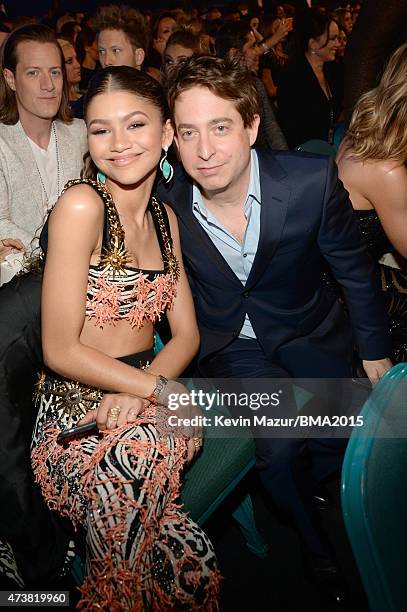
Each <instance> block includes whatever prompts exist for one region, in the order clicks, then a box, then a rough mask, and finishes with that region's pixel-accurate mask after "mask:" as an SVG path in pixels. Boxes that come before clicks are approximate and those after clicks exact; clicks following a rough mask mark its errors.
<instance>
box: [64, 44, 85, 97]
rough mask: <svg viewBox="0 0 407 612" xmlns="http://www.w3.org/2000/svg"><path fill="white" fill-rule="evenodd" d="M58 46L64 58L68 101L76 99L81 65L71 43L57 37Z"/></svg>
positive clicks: (78, 95) (78, 94)
mask: <svg viewBox="0 0 407 612" xmlns="http://www.w3.org/2000/svg"><path fill="white" fill-rule="evenodd" d="M58 43H59V46H60V47H61V49H62V53H63V56H64V60H65V71H66V81H67V83H68V99H69V102H71V101H75V100H78V98H80V93H79V91H78V86H79V83H80V80H81V65H80V63H79V62H78V58H77V57H76V51H75V49H74V47H73V46H72V44H71V43H70V42H68V41H67V40H65V39H63V38H58Z"/></svg>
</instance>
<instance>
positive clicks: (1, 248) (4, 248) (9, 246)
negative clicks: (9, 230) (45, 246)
mask: <svg viewBox="0 0 407 612" xmlns="http://www.w3.org/2000/svg"><path fill="white" fill-rule="evenodd" d="M16 251H24V245H23V243H22V242H21V240H17V239H14V238H4V240H0V262H1V261H4V259H5V258H6V257H7V255H10V253H15V252H16Z"/></svg>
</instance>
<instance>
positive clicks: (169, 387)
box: [157, 380, 203, 461]
mask: <svg viewBox="0 0 407 612" xmlns="http://www.w3.org/2000/svg"><path fill="white" fill-rule="evenodd" d="M157 401H158V403H159V404H162V405H163V406H167V407H168V408H169V409H170V410H172V411H173V414H174V416H176V417H177V420H178V427H179V429H180V430H181V432H182V434H183V435H185V436H186V437H187V438H188V455H187V460H188V461H192V459H193V458H194V456H195V455H196V454H198V453H199V452H200V450H201V448H202V445H203V433H202V425H201V422H202V421H201V419H202V412H201V411H200V410H199V408H198V406H196V405H195V404H194V403H193V402H192V398H191V395H190V392H189V390H188V389H187V387H185V385H183V384H181V383H179V382H177V381H176V380H168V382H167V384H166V385H165V387H164V388H163V389H162V391H161V392H160V393H159V395H158V398H157Z"/></svg>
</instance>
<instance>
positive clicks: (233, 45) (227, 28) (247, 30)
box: [215, 21, 287, 149]
mask: <svg viewBox="0 0 407 612" xmlns="http://www.w3.org/2000/svg"><path fill="white" fill-rule="evenodd" d="M215 44H216V54H217V56H218V57H220V58H222V59H225V58H228V57H229V58H232V57H235V58H236V60H237V61H239V60H240V61H242V62H244V63H245V64H246V66H247V67H248V68H249V70H250V71H251V72H252V73H253V74H254V75H255V79H254V81H255V85H256V89H257V93H258V96H259V107H260V126H259V130H258V134H257V139H256V145H257V146H268V147H270V148H271V149H287V143H286V141H285V138H284V136H283V134H282V132H281V129H280V127H279V125H278V123H277V120H276V117H275V115H274V111H273V109H272V107H271V105H270V102H269V99H268V96H267V92H266V90H265V89H264V85H263V83H262V82H261V80H260V79H259V78H258V76H257V73H258V70H259V58H260V55H261V54H262V53H263V49H262V47H261V46H260V45H259V44H258V43H257V42H256V39H255V37H254V34H253V31H252V29H251V27H250V25H249V23H248V22H244V21H230V22H227V23H225V25H223V26H222V27H221V28H220V29H219V31H218V34H217V36H216V40H215Z"/></svg>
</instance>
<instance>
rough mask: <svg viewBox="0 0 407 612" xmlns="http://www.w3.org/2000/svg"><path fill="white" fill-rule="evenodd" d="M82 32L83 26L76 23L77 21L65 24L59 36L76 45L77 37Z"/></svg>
mask: <svg viewBox="0 0 407 612" xmlns="http://www.w3.org/2000/svg"><path fill="white" fill-rule="evenodd" d="M80 31H81V26H80V25H79V24H78V23H76V21H68V22H67V23H64V25H63V26H62V28H61V31H60V33H59V34H60V38H64V39H65V40H67V41H68V42H70V43H71V45H75V41H76V37H77V36H78V34H79V32H80Z"/></svg>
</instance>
